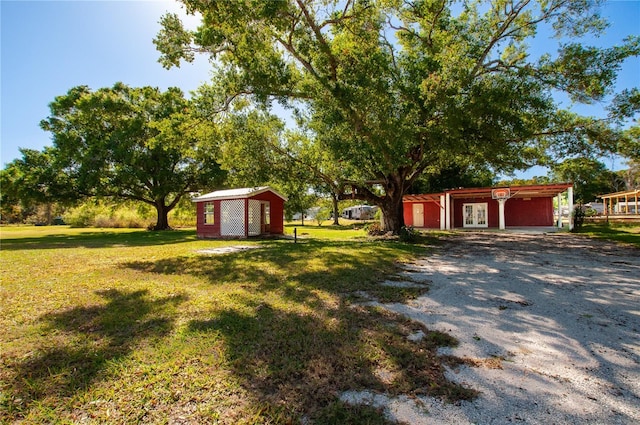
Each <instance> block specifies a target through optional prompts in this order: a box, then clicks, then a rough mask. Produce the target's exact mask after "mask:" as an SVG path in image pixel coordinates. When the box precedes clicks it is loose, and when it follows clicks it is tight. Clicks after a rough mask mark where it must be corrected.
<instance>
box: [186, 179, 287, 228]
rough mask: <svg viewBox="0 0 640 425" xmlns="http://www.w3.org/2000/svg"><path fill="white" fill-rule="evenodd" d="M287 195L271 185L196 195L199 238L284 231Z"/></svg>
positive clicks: (194, 200)
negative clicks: (283, 194)
mask: <svg viewBox="0 0 640 425" xmlns="http://www.w3.org/2000/svg"><path fill="white" fill-rule="evenodd" d="M286 200H287V198H285V197H284V196H282V195H281V194H279V193H278V192H276V191H275V190H273V189H271V188H270V187H268V186H263V187H247V188H242V189H229V190H218V191H216V192H211V193H207V194H206V195H202V196H198V197H197V198H194V199H193V202H194V203H195V204H196V210H197V217H198V224H197V233H198V237H199V238H228V237H232V238H247V237H249V236H259V235H281V234H283V233H284V202H285V201H286Z"/></svg>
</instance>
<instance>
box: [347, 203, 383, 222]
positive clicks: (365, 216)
mask: <svg viewBox="0 0 640 425" xmlns="http://www.w3.org/2000/svg"><path fill="white" fill-rule="evenodd" d="M377 210H378V207H375V206H371V205H354V206H353V207H348V208H344V209H343V210H342V214H341V215H342V218H347V219H349V220H373V219H374V217H375V215H376V211H377Z"/></svg>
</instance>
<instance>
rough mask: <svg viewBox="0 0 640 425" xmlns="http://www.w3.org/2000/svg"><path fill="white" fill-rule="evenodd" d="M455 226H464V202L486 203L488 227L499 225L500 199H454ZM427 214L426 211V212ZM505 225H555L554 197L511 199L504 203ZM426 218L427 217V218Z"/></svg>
mask: <svg viewBox="0 0 640 425" xmlns="http://www.w3.org/2000/svg"><path fill="white" fill-rule="evenodd" d="M452 202H453V226H454V227H457V228H462V227H464V225H463V219H462V207H463V205H464V204H473V203H486V204H487V219H488V224H489V226H488V227H499V226H500V222H499V221H500V217H499V215H498V214H499V207H498V201H496V200H495V199H491V198H490V197H487V198H469V199H460V198H458V199H455V200H454V199H452ZM425 216H426V213H425ZM504 217H505V218H504V219H505V226H511V227H517V226H553V225H554V222H553V198H523V199H516V198H512V199H509V200H508V201H507V202H506V203H505V204H504ZM425 220H426V219H425Z"/></svg>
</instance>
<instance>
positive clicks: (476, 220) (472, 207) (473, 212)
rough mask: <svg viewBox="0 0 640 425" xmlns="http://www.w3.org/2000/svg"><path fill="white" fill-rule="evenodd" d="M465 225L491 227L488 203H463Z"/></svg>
mask: <svg viewBox="0 0 640 425" xmlns="http://www.w3.org/2000/svg"><path fill="white" fill-rule="evenodd" d="M462 215H463V218H464V222H463V227H489V222H488V221H487V203H486V202H484V203H478V204H462Z"/></svg>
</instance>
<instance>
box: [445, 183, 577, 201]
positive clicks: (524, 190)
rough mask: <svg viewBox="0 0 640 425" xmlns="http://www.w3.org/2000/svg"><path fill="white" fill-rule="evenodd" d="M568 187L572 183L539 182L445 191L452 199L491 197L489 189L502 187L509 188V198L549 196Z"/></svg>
mask: <svg viewBox="0 0 640 425" xmlns="http://www.w3.org/2000/svg"><path fill="white" fill-rule="evenodd" d="M570 187H573V184H572V183H560V184H541V185H529V186H494V187H479V188H470V189H453V190H448V191H446V193H448V194H449V195H451V197H452V198H453V199H456V198H458V199H459V198H487V197H491V191H492V190H493V189H502V188H504V189H510V192H511V195H510V198H516V199H517V198H551V197H554V196H557V195H559V194H560V193H563V192H566V191H567V189H569V188H570Z"/></svg>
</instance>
